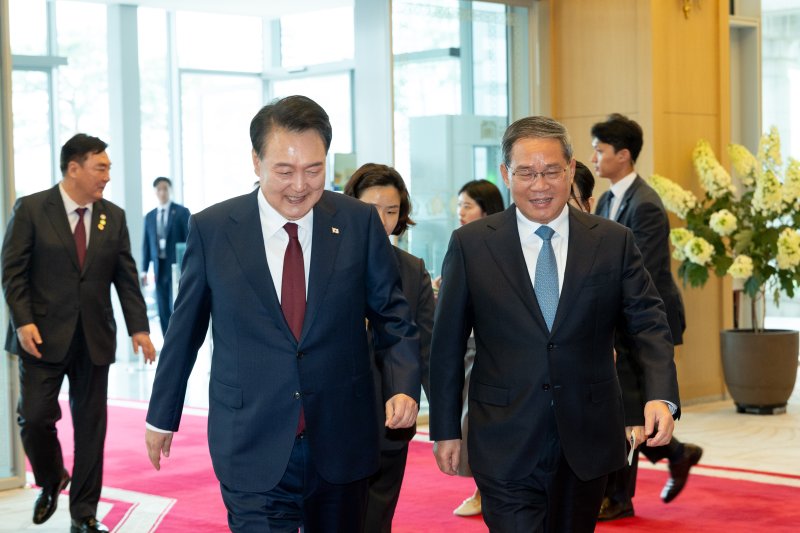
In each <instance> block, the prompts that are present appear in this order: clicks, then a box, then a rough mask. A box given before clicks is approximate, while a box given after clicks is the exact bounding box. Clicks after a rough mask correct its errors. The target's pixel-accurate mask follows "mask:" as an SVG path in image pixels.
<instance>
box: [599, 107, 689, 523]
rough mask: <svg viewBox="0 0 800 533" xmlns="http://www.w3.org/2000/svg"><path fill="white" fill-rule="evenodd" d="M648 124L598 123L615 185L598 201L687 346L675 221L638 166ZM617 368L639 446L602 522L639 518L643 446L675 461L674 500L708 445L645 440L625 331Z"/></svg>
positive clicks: (605, 164) (621, 119)
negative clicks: (629, 234)
mask: <svg viewBox="0 0 800 533" xmlns="http://www.w3.org/2000/svg"><path fill="white" fill-rule="evenodd" d="M643 142H644V139H643V135H642V128H641V127H640V126H639V124H637V123H636V122H635V121H633V120H631V119H629V118H627V117H625V116H622V115H619V114H612V115H610V116H609V117H608V119H607V120H605V121H604V122H599V123H597V124H595V125H594V126H593V127H592V147H593V149H594V151H593V154H592V163H593V164H594V169H595V173H596V174H597V176H598V177H600V178H605V179H607V180H609V181H610V182H611V189H610V190H609V191H607V192H605V193H603V195H602V196H601V197H600V200H599V201H598V202H597V211H596V212H597V214H598V215H600V216H602V217H605V218H609V219H611V220H616V221H617V222H619V223H620V224H622V225H623V226H627V227H629V228H630V229H631V230H632V231H633V236H634V240H635V241H636V245H637V246H638V247H639V250H641V252H642V259H643V260H644V265H645V268H647V271H648V272H649V273H650V277H651V278H652V279H653V283H654V284H655V286H656V289H657V290H658V293H659V295H660V296H661V299H662V300H664V307H665V308H666V311H667V319H668V321H669V326H670V331H671V333H672V342H673V344H675V345H679V344H683V331H684V329H685V328H686V319H685V316H684V309H683V299H682V298H681V294H680V292H679V291H678V287H677V285H676V284H675V280H674V279H673V277H672V271H671V270H670V252H669V219H668V218H667V212H666V210H665V209H664V205H663V204H662V203H661V199H660V198H659V197H658V194H657V193H656V192H655V191H654V190H653V189H652V187H650V186H649V185H648V184H647V183H646V182H645V181H644V180H643V179H642V178H641V177H640V176H639V175H638V174H637V173H636V171H635V170H634V164H635V163H636V159H637V158H638V157H639V152H641V150H642V145H643ZM615 349H616V352H617V372H618V374H619V378H620V384H621V385H622V394H623V398H624V400H625V426H626V430H627V434H628V436H629V440H630V435H631V432H633V435H634V439H635V445H636V446H639V445H640V444H641V446H639V447H638V448H637V450H636V451H635V452H634V455H633V461H632V464H630V465H627V466H625V467H623V468H622V469H620V470H619V471H617V472H615V473H614V474H612V475H611V476H610V477H609V483H608V487H607V488H606V495H605V498H604V499H603V505H602V507H601V509H600V517H599V518H600V520H614V519H617V518H623V517H627V516H633V501H632V498H633V495H634V493H635V492H636V474H637V471H638V453H639V450H641V452H642V453H643V454H644V455H645V457H647V458H648V459H649V460H650V461H651V462H653V463H655V462H657V461H660V460H661V459H664V458H666V459H668V460H669V471H670V478H669V480H668V481H667V483H666V485H665V486H664V489H663V490H662V492H661V499H663V500H664V502H665V503H669V502H671V501H672V500H673V499H675V497H676V496H677V495H678V494H679V493H680V492H681V490H683V487H684V486H685V485H686V480H687V478H688V476H689V469H690V468H691V467H692V466H694V465H696V464H697V462H698V461H699V460H700V456H701V455H702V454H703V450H702V448H700V447H699V446H695V445H694V444H688V443H687V444H684V443H681V442H680V441H678V439H676V438H674V437H673V439H672V441H670V443H669V444H667V445H666V446H659V447H657V448H653V447H650V446H647V445H646V444H643V442H644V440H645V438H646V435H645V434H644V428H643V427H642V423H643V420H642V416H641V413H642V405H643V401H642V396H643V392H644V381H643V380H644V376H643V374H642V370H641V368H640V367H639V366H638V365H637V364H636V362H635V358H634V357H632V356H631V351H632V350H633V349H634V344H633V342H632V339H630V338H629V337H627V336H626V335H625V333H624V332H620V334H618V335H617V339H616V342H615Z"/></svg>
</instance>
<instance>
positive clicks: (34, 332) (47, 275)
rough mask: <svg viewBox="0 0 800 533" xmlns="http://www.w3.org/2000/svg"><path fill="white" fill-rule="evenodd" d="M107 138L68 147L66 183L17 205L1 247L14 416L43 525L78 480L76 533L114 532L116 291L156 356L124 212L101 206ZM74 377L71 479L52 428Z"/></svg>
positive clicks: (82, 137) (139, 342) (137, 334)
mask: <svg viewBox="0 0 800 533" xmlns="http://www.w3.org/2000/svg"><path fill="white" fill-rule="evenodd" d="M106 146H107V145H106V143H105V142H103V141H102V140H100V139H98V138H97V137H92V136H90V135H86V134H83V133H79V134H77V135H75V136H73V137H72V138H71V139H70V140H68V141H67V142H66V143H64V146H63V147H62V148H61V174H62V180H61V182H60V183H59V184H58V185H56V186H55V187H53V188H51V189H49V190H46V191H42V192H38V193H35V194H31V195H30V196H25V197H23V198H20V199H19V200H17V203H16V205H15V206H14V212H13V214H12V216H11V220H10V221H9V223H8V229H7V231H6V235H5V239H4V241H3V290H4V291H5V297H6V302H7V303H8V308H9V314H10V315H11V321H10V324H9V327H8V334H7V335H6V350H7V351H9V352H11V353H15V354H17V355H19V380H20V385H21V386H20V398H19V402H18V404H17V414H18V417H17V420H18V422H19V425H20V433H21V435H22V445H23V446H24V448H25V454H26V455H27V456H28V459H29V460H30V463H31V468H32V470H33V475H34V477H35V478H36V484H37V485H39V486H40V487H42V490H41V493H40V494H39V497H38V498H37V499H36V503H35V505H34V509H33V522H34V523H35V524H41V523H43V522H45V521H47V520H48V519H49V518H50V517H51V516H52V515H53V513H54V512H55V510H56V506H57V505H58V495H59V493H60V492H61V491H62V490H63V489H64V488H66V487H67V485H69V484H70V481H71V482H72V486H71V487H70V490H69V507H70V509H69V510H70V515H71V516H72V527H71V531H72V532H73V533H90V532H96V531H108V529H107V528H106V527H105V526H104V525H103V524H102V523H101V522H98V521H97V518H96V512H97V503H98V501H99V499H100V491H101V488H102V486H103V443H104V441H105V436H106V395H107V391H108V367H109V365H110V364H111V363H113V362H114V358H115V352H116V344H117V329H116V323H115V322H114V312H113V310H112V308H111V285H112V284H113V285H114V287H115V288H116V289H117V294H118V295H119V300H120V303H121V304H122V312H123V315H124V316H125V324H126V325H127V327H128V333H129V334H130V335H131V337H132V340H133V347H134V351H139V348H141V349H142V351H143V354H144V358H145V360H146V361H148V362H152V361H153V360H154V359H155V349H154V348H153V345H152V343H151V342H150V335H149V324H148V320H147V309H146V307H145V303H144V298H143V297H142V293H141V292H140V290H139V279H138V275H137V273H136V264H135V263H134V261H133V257H132V256H131V245H130V240H129V238H128V227H127V224H126V222H125V212H124V211H123V210H122V209H120V208H119V207H118V206H116V205H114V204H113V203H111V202H109V201H108V200H104V199H103V191H104V190H105V187H106V185H107V184H108V182H109V180H110V179H111V176H110V169H111V161H110V160H109V158H108V154H107V153H106ZM64 377H66V378H67V379H68V380H69V405H70V411H71V414H72V425H73V429H74V434H75V459H74V463H73V467H72V475H71V476H70V474H69V472H67V470H66V468H65V466H64V459H63V456H62V454H61V444H60V443H59V441H58V434H57V432H56V422H57V421H58V420H59V419H60V418H61V408H60V407H59V403H58V395H59V391H60V390H61V384H62V382H63V381H64Z"/></svg>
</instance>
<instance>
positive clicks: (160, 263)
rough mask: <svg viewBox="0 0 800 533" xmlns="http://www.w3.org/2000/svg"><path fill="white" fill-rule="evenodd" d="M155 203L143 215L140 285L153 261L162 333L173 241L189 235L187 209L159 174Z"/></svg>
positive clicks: (166, 321) (165, 322)
mask: <svg viewBox="0 0 800 533" xmlns="http://www.w3.org/2000/svg"><path fill="white" fill-rule="evenodd" d="M153 188H154V189H155V191H156V197H157V198H158V207H157V208H155V209H153V210H152V211H150V212H149V213H147V215H145V217H144V239H143V242H142V285H147V271H148V270H149V268H150V263H151V262H152V263H153V274H154V278H155V283H156V302H157V303H158V317H159V319H160V321H161V333H162V334H164V335H166V334H167V326H169V318H170V317H171V316H172V265H174V264H175V261H176V255H177V254H176V251H175V245H176V244H178V243H179V242H186V237H187V236H188V235H189V216H190V213H189V210H188V209H186V208H185V207H183V206H182V205H180V204H176V203H175V202H173V201H172V181H170V179H169V178H165V177H158V178H156V179H155V181H154V182H153Z"/></svg>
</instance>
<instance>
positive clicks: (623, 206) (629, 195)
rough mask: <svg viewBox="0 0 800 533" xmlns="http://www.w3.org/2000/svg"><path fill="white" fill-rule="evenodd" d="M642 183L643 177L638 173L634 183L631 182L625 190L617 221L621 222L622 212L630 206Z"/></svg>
mask: <svg viewBox="0 0 800 533" xmlns="http://www.w3.org/2000/svg"><path fill="white" fill-rule="evenodd" d="M641 184H642V178H640V177H639V175H638V174H637V175H636V178H635V179H634V180H633V183H631V186H630V187H628V190H627V191H625V194H624V195H622V203H620V205H619V210H618V211H617V217H616V219H615V220H616V221H617V222H620V223H621V221H622V214H623V213H624V212H625V210H626V209H627V208H628V205H629V204H630V203H631V200H632V199H633V197H634V195H635V194H636V191H637V190H638V189H639V187H640V186H641ZM626 225H627V224H626Z"/></svg>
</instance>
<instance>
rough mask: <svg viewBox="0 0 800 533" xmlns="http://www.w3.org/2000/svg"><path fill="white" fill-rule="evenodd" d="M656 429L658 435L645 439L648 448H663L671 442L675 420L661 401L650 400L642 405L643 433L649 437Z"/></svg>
mask: <svg viewBox="0 0 800 533" xmlns="http://www.w3.org/2000/svg"><path fill="white" fill-rule="evenodd" d="M656 428H658V433H656V434H655V435H654V436H652V437H650V438H649V439H647V445H648V446H664V445H665V444H669V441H670V440H672V432H673V430H674V429H675V420H673V418H672V413H670V412H669V406H667V404H666V403H665V402H662V401H661V400H650V401H649V402H647V403H646V404H644V431H645V435H651V434H652V433H653V431H654V430H655V429H656Z"/></svg>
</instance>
